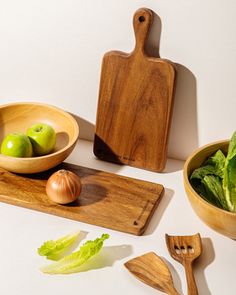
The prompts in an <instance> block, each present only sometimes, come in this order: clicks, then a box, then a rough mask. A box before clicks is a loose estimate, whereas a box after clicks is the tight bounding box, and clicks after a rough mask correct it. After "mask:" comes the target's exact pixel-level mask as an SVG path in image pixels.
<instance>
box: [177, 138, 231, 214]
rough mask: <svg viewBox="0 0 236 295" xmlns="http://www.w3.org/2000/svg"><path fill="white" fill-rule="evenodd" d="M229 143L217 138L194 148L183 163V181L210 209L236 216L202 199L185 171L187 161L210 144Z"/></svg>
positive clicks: (227, 140) (226, 140)
mask: <svg viewBox="0 0 236 295" xmlns="http://www.w3.org/2000/svg"><path fill="white" fill-rule="evenodd" d="M227 143H229V139H224V140H218V141H214V142H211V143H208V144H205V145H203V146H201V147H199V148H197V149H195V150H194V151H193V152H192V153H191V154H190V155H189V156H188V158H187V159H186V161H185V163H184V167H183V176H184V182H185V185H187V186H188V189H189V190H190V191H191V193H192V194H193V195H194V197H196V198H197V199H198V200H200V201H201V202H202V203H203V204H205V205H206V206H208V207H210V208H212V209H215V210H216V211H218V212H219V213H221V214H222V213H223V214H228V215H230V216H236V213H234V212H230V211H227V210H224V209H221V208H219V207H216V206H214V205H213V204H211V203H209V202H207V201H206V200H204V199H203V198H202V197H201V196H200V195H199V194H198V193H197V192H196V191H195V190H194V188H193V187H192V185H191V183H190V181H189V176H188V173H187V170H188V166H189V163H190V162H191V160H192V159H193V158H194V157H195V156H196V155H197V154H198V153H199V152H201V151H203V150H205V149H207V148H208V147H210V146H213V145H218V144H222V145H223V144H227Z"/></svg>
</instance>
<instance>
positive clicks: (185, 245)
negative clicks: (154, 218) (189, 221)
mask: <svg viewBox="0 0 236 295" xmlns="http://www.w3.org/2000/svg"><path fill="white" fill-rule="evenodd" d="M166 244H167V247H168V250H169V253H170V255H171V256H172V257H173V258H174V259H175V260H177V261H178V262H180V263H181V264H182V265H183V266H184V268H185V273H186V279H187V285H188V295H197V294H198V290H197V286H196V282H195V279H194V275H193V268H192V264H193V261H194V260H195V259H196V258H198V257H199V256H200V254H201V252H202V243H201V237H200V234H196V235H193V236H169V235H167V234H166Z"/></svg>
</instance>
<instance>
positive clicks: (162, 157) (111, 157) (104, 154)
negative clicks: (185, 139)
mask: <svg viewBox="0 0 236 295" xmlns="http://www.w3.org/2000/svg"><path fill="white" fill-rule="evenodd" d="M152 19H153V12H152V11H151V10H149V9H146V8H142V9H139V10H138V11H136V13H135V15H134V18H133V25H134V32H135V38H136V45H135V48H134V50H133V52H131V53H129V54H128V53H124V52H120V51H111V52H108V53H106V54H105V56H104V58H103V62H102V70H101V78H100V90H99V99H98V107H97V118H96V128H95V139H94V154H95V155H96V156H97V157H98V158H100V159H101V160H105V161H110V162H114V163H120V164H127V165H130V166H134V167H138V168H143V169H147V170H151V171H156V172H160V171H162V170H163V169H164V168H165V164H166V155H167V143H168V134H169V127H170V120H171V113H172V104H173V96H174V80H175V69H174V66H173V64H172V63H171V62H170V61H167V60H164V59H161V58H157V57H150V56H147V55H146V53H145V44H146V40H147V37H148V33H149V28H150V26H151V24H152Z"/></svg>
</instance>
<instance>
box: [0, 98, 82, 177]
mask: <svg viewBox="0 0 236 295" xmlns="http://www.w3.org/2000/svg"><path fill="white" fill-rule="evenodd" d="M43 124H44V125H49V126H51V127H52V129H53V130H54V138H55V140H54V144H53V147H52V150H51V151H50V152H47V154H43V155H39V154H33V152H32V155H31V153H29V154H26V155H24V156H21V155H20V156H19V155H18V156H12V155H9V154H6V153H4V151H5V150H7V149H8V150H9V149H10V148H9V147H10V146H9V142H7V143H6V144H5V145H4V144H3V142H4V139H5V138H6V137H7V136H8V135H10V136H12V134H14V135H15V134H16V135H18V134H23V135H24V136H26V134H27V132H28V131H27V130H28V129H29V128H30V127H32V126H35V125H36V126H39V127H40V128H41V127H42V125H43ZM37 128H38V127H37ZM40 128H39V129H40ZM37 131H39V130H37ZM78 135H79V126H78V124H77V122H76V120H75V119H74V117H73V116H72V115H70V114H69V113H67V112H65V111H64V110H62V109H60V108H57V107H55V106H52V105H47V104H43V103H35V102H32V103H31V102H22V103H11V104H6V105H1V106H0V144H1V154H0V167H1V168H4V169H6V170H8V171H11V172H16V173H26V174H28V173H29V174H31V173H37V172H41V171H45V170H48V169H50V168H52V167H55V166H56V165H58V164H60V163H61V162H62V161H64V160H65V159H66V158H67V157H68V156H69V154H70V153H71V152H72V150H73V149H74V147H75V144H76V142H77V139H78ZM28 138H29V135H27V139H28ZM48 144H49V143H48V142H47V143H46V147H47V146H48ZM32 146H33V144H32ZM16 150H17V149H16Z"/></svg>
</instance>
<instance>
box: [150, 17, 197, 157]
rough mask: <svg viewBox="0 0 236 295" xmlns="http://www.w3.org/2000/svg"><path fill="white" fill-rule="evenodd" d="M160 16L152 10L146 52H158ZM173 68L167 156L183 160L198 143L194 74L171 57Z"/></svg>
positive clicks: (153, 53) (158, 54)
mask: <svg viewBox="0 0 236 295" xmlns="http://www.w3.org/2000/svg"><path fill="white" fill-rule="evenodd" d="M161 27H162V24H161V18H160V17H159V16H158V15H157V14H156V13H155V12H154V19H153V24H152V26H151V30H150V34H149V37H148V40H147V45H146V48H145V50H146V53H147V54H148V55H149V56H154V57H160V58H167V59H168V58H169V59H170V60H171V57H162V56H160V53H159V49H160V43H161ZM172 62H173V63H174V65H175V68H176V81H175V97H174V105H173V113H172V120H171V127H170V134H169V145H168V156H169V157H171V158H175V159H180V160H185V159H186V158H187V157H188V155H189V154H190V153H191V152H192V151H193V150H194V149H196V148H197V147H198V122H197V86H196V78H195V76H194V74H193V73H192V72H191V70H190V69H188V68H187V67H186V66H184V65H182V64H179V63H177V62H176V61H172Z"/></svg>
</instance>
